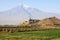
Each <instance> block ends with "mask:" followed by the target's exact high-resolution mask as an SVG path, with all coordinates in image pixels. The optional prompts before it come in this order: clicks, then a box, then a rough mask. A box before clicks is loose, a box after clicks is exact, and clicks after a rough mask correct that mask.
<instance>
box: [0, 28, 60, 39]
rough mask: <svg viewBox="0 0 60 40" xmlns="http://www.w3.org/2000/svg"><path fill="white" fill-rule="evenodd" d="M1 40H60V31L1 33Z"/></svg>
mask: <svg viewBox="0 0 60 40" xmlns="http://www.w3.org/2000/svg"><path fill="white" fill-rule="evenodd" d="M0 40H60V29H44V30H39V31H29V32H27V31H26V32H14V33H10V32H0Z"/></svg>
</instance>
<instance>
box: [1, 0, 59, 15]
mask: <svg viewBox="0 0 60 40" xmlns="http://www.w3.org/2000/svg"><path fill="white" fill-rule="evenodd" d="M21 4H27V5H29V6H30V7H32V8H37V9H39V10H42V11H44V12H51V13H59V14H60V0H0V12H2V11H6V10H9V9H12V8H14V7H16V6H18V5H21Z"/></svg>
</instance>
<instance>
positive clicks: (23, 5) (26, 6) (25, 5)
mask: <svg viewBox="0 0 60 40" xmlns="http://www.w3.org/2000/svg"><path fill="white" fill-rule="evenodd" d="M22 7H23V8H25V9H28V8H29V7H30V6H28V5H27V4H22Z"/></svg>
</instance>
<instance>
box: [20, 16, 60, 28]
mask: <svg viewBox="0 0 60 40" xmlns="http://www.w3.org/2000/svg"><path fill="white" fill-rule="evenodd" d="M20 26H36V27H43V28H44V27H46V28H50V27H52V28H54V27H60V19H58V18H56V17H49V18H45V19H42V20H38V19H29V20H28V21H25V22H23V23H22V24H20Z"/></svg>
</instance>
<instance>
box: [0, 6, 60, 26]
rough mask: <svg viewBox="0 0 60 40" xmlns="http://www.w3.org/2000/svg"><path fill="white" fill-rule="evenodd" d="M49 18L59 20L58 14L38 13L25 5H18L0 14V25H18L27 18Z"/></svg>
mask: <svg viewBox="0 0 60 40" xmlns="http://www.w3.org/2000/svg"><path fill="white" fill-rule="evenodd" d="M50 16H56V17H59V18H60V15H59V14H55V13H47V12H43V11H40V10H38V9H36V8H31V7H29V6H27V5H20V6H17V7H15V8H12V9H10V10H7V11H4V12H0V24H4V25H6V24H10V25H11V24H12V25H15V24H19V23H21V22H23V21H24V20H28V19H29V18H35V19H40V18H46V17H50Z"/></svg>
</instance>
